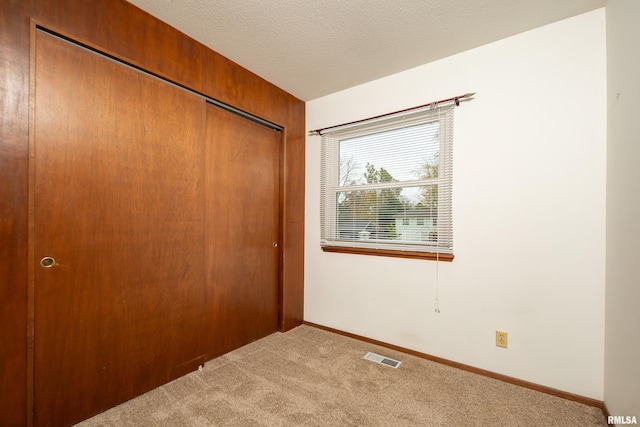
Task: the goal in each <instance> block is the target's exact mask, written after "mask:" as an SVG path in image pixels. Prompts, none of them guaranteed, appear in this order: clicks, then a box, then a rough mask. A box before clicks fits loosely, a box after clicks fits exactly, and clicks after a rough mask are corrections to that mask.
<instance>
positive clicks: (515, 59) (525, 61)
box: [305, 9, 606, 399]
mask: <svg viewBox="0 0 640 427" xmlns="http://www.w3.org/2000/svg"><path fill="white" fill-rule="evenodd" d="M424 42H425V48H428V44H429V41H428V40H425V41H424ZM605 61H606V58H605V13H604V9H600V10H596V11H594V12H590V13H587V14H585V15H580V16H577V17H574V18H571V19H568V20H565V21H562V22H558V23H555V24H552V25H548V26H545V27H542V28H539V29H536V30H533V31H530V32H527V33H523V34H520V35H517V36H514V37H510V38H508V39H505V40H502V41H499V42H496V43H493V44H490V45H486V46H483V47H480V48H477V49H474V50H471V51H468V52H464V53H461V54H459V55H455V56H453V57H449V58H446V59H443V60H441V61H437V62H434V63H430V64H426V65H424V66H421V67H418V68H415V69H412V70H409V71H406V72H403V73H400V74H396V75H393V76H389V77H387V78H384V79H381V80H377V81H374V82H370V83H367V84H364V85H361V86H357V87H354V88H351V89H348V90H345V91H342V92H339V93H335V94H332V95H329V96H326V97H323V98H319V99H316V100H313V101H310V102H308V103H307V128H308V129H309V130H311V129H317V128H320V127H323V126H330V125H334V124H339V123H343V122H347V121H350V120H356V119H360V118H365V117H368V116H371V115H376V114H382V113H386V112H389V111H393V110H398V109H402V108H407V107H411V106H414V105H419V104H423V103H427V102H430V101H435V100H438V99H444V98H448V97H451V96H455V95H461V94H463V93H465V92H477V95H476V96H475V99H474V100H472V101H470V102H466V103H464V104H463V105H461V106H460V108H458V109H456V113H455V114H456V117H455V120H454V121H455V125H454V126H455V127H454V129H455V130H454V141H455V142H454V145H455V148H454V227H455V234H454V238H455V242H454V245H455V260H454V261H453V262H452V263H440V264H439V265H437V264H436V263H435V262H433V261H423V260H407V259H396V258H383V257H374V256H362V255H349V254H335V253H323V252H322V251H321V250H320V244H319V234H320V230H319V229H320V224H319V221H320V220H319V198H320V195H319V187H320V181H319V176H320V138H319V137H317V136H311V137H308V139H307V159H306V168H307V175H306V180H307V181H306V194H307V200H306V231H305V233H306V234H305V237H306V247H305V251H306V252H305V257H306V261H305V320H307V321H309V322H314V323H318V324H322V325H326V326H329V327H333V328H337V329H340V330H343V331H347V332H351V333H355V334H359V335H362V336H366V337H370V338H373V339H377V340H381V341H384V342H387V343H391V344H395V345H399V346H403V347H407V348H410V349H413V350H416V351H420V352H424V353H428V354H432V355H435V356H439V357H443V358H446V359H450V360H454V361H457V362H461V363H465V364H469V365H472V366H475V367H479V368H483V369H487V370H490V371H494V372H498V373H501V374H505V375H510V376H513V377H517V378H520V379H523V380H527V381H532V382H534V383H538V384H543V385H546V386H550V387H554V388H557V389H561V390H566V391H569V392H573V393H577V394H579V395H583V396H588V397H591V398H596V399H602V398H603V366H604V365H603V363H604V362H603V358H604V302H603V299H604V292H605V290H604V277H605V247H604V245H605V156H606V72H605V71H606V62H605ZM437 275H438V276H439V292H440V309H441V313H440V314H436V313H435V312H434V298H435V294H436V276H437ZM496 329H500V330H505V331H507V332H508V333H509V345H510V347H509V349H507V350H505V349H500V348H498V347H496V346H495V330H496Z"/></svg>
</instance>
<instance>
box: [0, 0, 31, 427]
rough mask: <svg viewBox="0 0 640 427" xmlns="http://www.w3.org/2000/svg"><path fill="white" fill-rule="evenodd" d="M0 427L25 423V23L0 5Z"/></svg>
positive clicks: (19, 10) (15, 6)
mask: <svg viewBox="0 0 640 427" xmlns="http://www.w3.org/2000/svg"><path fill="white" fill-rule="evenodd" d="M0 52H1V54H0V425H7V426H20V425H24V424H25V423H26V422H27V395H28V394H27V368H26V355H27V337H26V332H27V268H28V266H27V247H28V245H27V200H28V197H27V190H28V149H29V145H28V133H29V19H28V16H27V15H26V14H25V13H24V10H23V5H22V4H20V3H19V2H15V3H14V2H7V1H3V2H0Z"/></svg>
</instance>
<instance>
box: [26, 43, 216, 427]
mask: <svg viewBox="0 0 640 427" xmlns="http://www.w3.org/2000/svg"><path fill="white" fill-rule="evenodd" d="M33 82H34V86H33V87H34V89H35V98H34V107H35V108H34V113H33V118H34V124H33V129H34V136H33V139H32V145H31V150H32V156H31V161H32V170H33V173H32V182H31V194H32V211H31V212H32V216H31V221H32V222H31V224H32V233H31V241H32V242H33V249H32V251H33V254H34V259H33V277H34V284H33V286H34V288H33V295H34V296H33V301H34V308H33V313H34V314H33V316H34V340H35V343H34V347H35V354H34V366H35V367H34V407H35V412H34V413H35V424H36V425H68V424H71V423H74V422H76V421H79V420H82V419H84V418H87V417H89V416H91V415H93V414H96V413H98V412H101V411H103V410H105V409H107V408H109V407H111V406H114V405H116V404H118V403H121V402H123V401H125V400H127V399H130V398H132V397H134V396H136V395H139V394H141V393H143V392H145V391H148V390H150V389H152V388H154V387H157V386H159V385H161V384H163V383H165V382H168V381H170V380H172V379H174V378H177V377H178V376H181V375H183V374H185V373H187V372H189V371H191V370H194V369H196V368H197V366H198V365H199V364H202V363H203V361H204V355H205V345H204V341H203V336H204V333H205V329H204V320H205V314H204V301H205V281H204V276H205V269H204V255H203V253H204V235H203V226H204V222H203V214H204V143H203V140H204V137H205V128H206V126H205V119H206V108H205V102H204V101H203V100H202V99H200V98H198V97H196V96H194V95H192V94H190V93H188V92H186V91H183V90H181V89H179V88H176V87H174V86H171V85H169V84H167V83H165V82H163V81H160V80H158V79H156V78H154V77H151V76H149V75H147V74H145V73H142V72H140V71H137V70H134V69H131V68H128V67H126V66H124V65H122V64H120V63H118V62H115V61H113V60H110V59H107V58H105V57H103V56H100V55H98V54H96V53H94V52H91V51H88V50H85V49H83V48H80V47H78V46H76V45H73V44H71V43H68V42H66V41H62V40H60V39H57V38H54V37H52V36H50V35H48V34H46V33H41V32H37V33H36V39H35V71H34V74H33Z"/></svg>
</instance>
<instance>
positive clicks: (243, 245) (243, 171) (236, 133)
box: [205, 106, 280, 359]
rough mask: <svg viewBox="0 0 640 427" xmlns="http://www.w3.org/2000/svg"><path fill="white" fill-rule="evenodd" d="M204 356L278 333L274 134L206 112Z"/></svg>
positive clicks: (276, 143) (223, 114)
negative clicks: (205, 310)
mask: <svg viewBox="0 0 640 427" xmlns="http://www.w3.org/2000/svg"><path fill="white" fill-rule="evenodd" d="M206 151H207V153H206V159H207V167H206V175H207V178H206V182H207V184H206V193H207V195H208V196H207V199H206V202H207V207H206V214H205V221H206V224H207V225H206V229H207V232H206V240H207V251H206V254H207V316H208V320H207V329H208V330H209V331H210V333H211V335H210V338H209V339H208V340H207V358H208V359H212V358H215V357H218V356H220V355H222V354H224V353H227V352H229V351H232V350H235V349H236V348H239V347H241V346H243V345H245V344H248V343H250V342H253V341H256V340H258V339H260V338H263V337H265V336H267V335H269V334H272V333H273V332H276V331H277V330H278V294H279V265H280V250H279V246H280V245H279V242H280V237H279V236H280V225H279V222H280V220H279V218H280V215H279V213H280V194H279V193H280V182H279V181H280V167H279V163H280V156H279V151H280V133H279V132H276V131H274V130H272V129H269V128H266V127H264V126H261V125H259V124H256V123H254V122H252V121H249V120H247V119H245V118H242V117H240V116H238V115H236V114H233V113H229V112H227V111H224V110H222V109H220V108H218V107H215V106H208V108H207V138H206Z"/></svg>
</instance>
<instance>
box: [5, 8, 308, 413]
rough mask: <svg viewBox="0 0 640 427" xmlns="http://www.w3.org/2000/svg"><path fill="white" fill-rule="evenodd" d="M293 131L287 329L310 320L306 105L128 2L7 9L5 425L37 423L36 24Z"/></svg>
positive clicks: (288, 166) (285, 269) (286, 150)
mask: <svg viewBox="0 0 640 427" xmlns="http://www.w3.org/2000/svg"><path fill="white" fill-rule="evenodd" d="M32 18H33V19H35V20H36V21H37V22H38V23H39V24H41V25H43V26H45V27H48V28H50V29H52V30H57V31H60V32H63V33H64V34H65V35H68V36H70V37H73V38H75V39H77V40H79V41H82V42H84V43H87V44H90V45H92V46H94V47H99V48H101V49H103V50H105V51H107V52H109V53H111V54H113V55H115V56H117V57H120V58H122V59H125V60H128V61H130V62H133V63H135V64H136V65H138V66H140V67H142V68H145V69H147V70H149V71H151V72H154V73H156V74H159V75H162V76H164V77H166V78H169V79H171V80H173V81H175V82H177V83H180V84H182V85H184V86H186V87H189V88H191V89H194V90H196V91H198V92H203V93H205V94H206V95H208V96H211V97H212V98H215V99H219V100H221V101H223V102H226V103H228V104H230V105H233V106H234V107H236V108H240V109H242V110H245V111H247V112H250V113H253V114H255V115H257V116H260V117H263V118H265V119H268V120H270V121H273V122H275V123H277V124H279V125H281V126H283V127H284V131H283V132H284V135H285V137H284V139H283V163H284V164H283V171H284V178H285V181H284V183H283V192H282V193H283V194H282V197H283V199H282V206H283V210H284V212H283V218H282V228H283V231H282V233H283V234H282V237H281V238H282V242H283V247H282V250H283V252H284V253H283V265H282V278H281V280H282V285H281V286H282V303H283V307H282V319H281V325H280V327H281V330H288V329H291V328H293V327H295V326H297V325H299V324H300V323H301V322H302V307H303V305H302V298H303V236H304V126H305V123H304V103H303V102H302V101H300V100H298V99H296V98H295V97H293V96H291V95H289V94H287V93H286V92H284V91H282V90H281V89H279V88H277V87H275V86H273V85H271V84H270V83H268V82H266V81H265V80H263V79H261V78H260V77H258V76H256V75H255V74H253V73H251V72H249V71H247V70H245V69H243V68H242V67H240V66H239V65H238V64H235V63H233V62H232V61H229V60H228V59H226V58H224V57H222V56H220V55H219V54H217V53H215V52H212V51H210V50H209V49H207V48H205V47H204V46H202V45H201V44H199V43H197V42H195V41H193V40H192V39H190V38H189V37H187V36H185V35H184V34H182V33H180V32H179V31H177V30H175V29H173V28H171V27H169V26H168V25H166V24H164V23H162V22H161V21H159V20H157V19H156V18H153V17H152V16H150V15H148V14H147V13H146V12H143V11H141V10H139V9H138V8H136V7H135V6H133V5H131V4H130V3H128V2H126V1H125V0H5V1H2V2H0V51H1V52H2V55H0V85H1V87H0V94H1V99H0V124H1V127H0V183H1V184H0V242H1V244H0V255H2V258H1V259H0V340H1V341H0V342H2V350H1V351H0V396H2V398H0V425H11V426H20V425H28V424H29V423H31V421H32V417H31V415H30V414H31V410H30V409H29V406H30V405H31V403H32V402H31V399H30V398H29V397H28V396H30V394H31V391H32V389H33V385H32V383H31V378H30V375H31V374H30V372H32V370H31V369H32V368H29V366H28V363H27V361H28V360H30V359H29V356H28V354H30V352H31V351H32V343H30V342H29V340H30V339H31V338H32V336H30V335H27V331H28V330H29V326H28V300H27V289H28V288H27V286H28V283H27V280H28V263H27V261H28V260H27V248H28V245H27V226H28V176H29V172H28V167H29V155H28V147H29V128H28V126H29V54H30V53H29V37H30V19H32Z"/></svg>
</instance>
